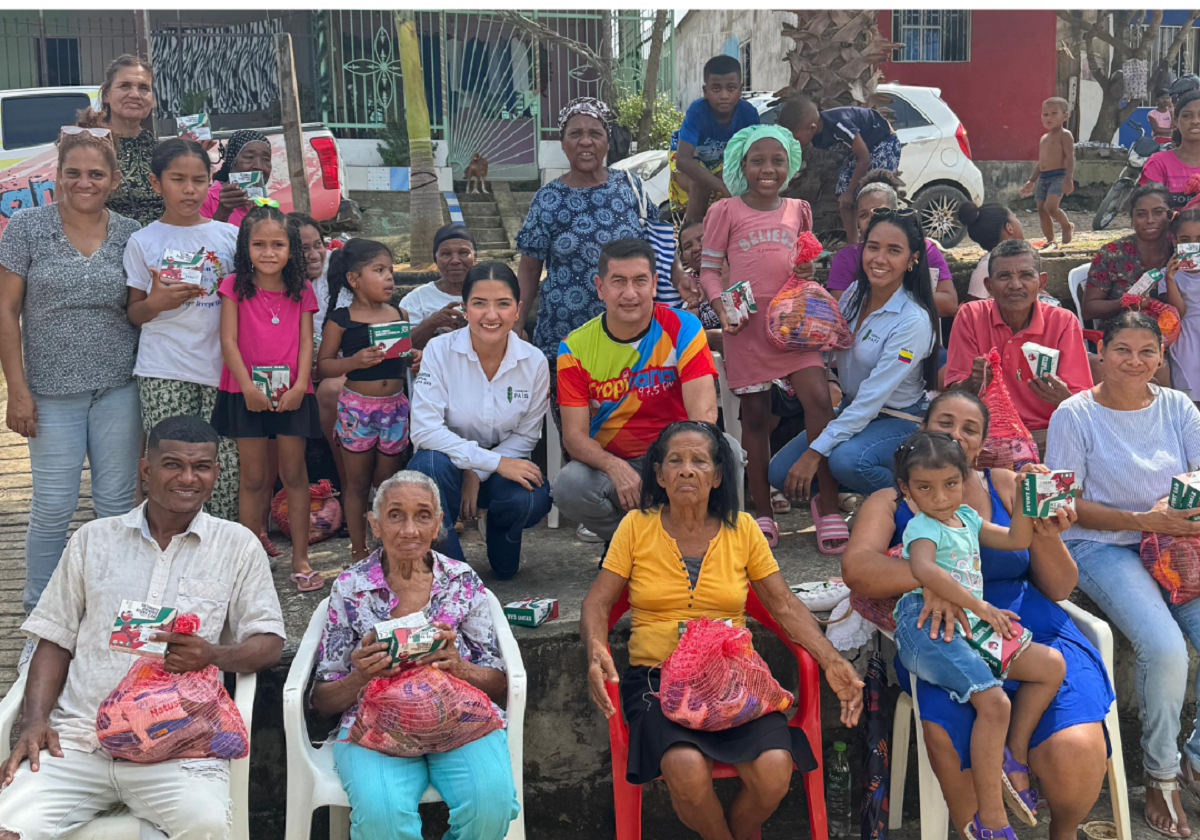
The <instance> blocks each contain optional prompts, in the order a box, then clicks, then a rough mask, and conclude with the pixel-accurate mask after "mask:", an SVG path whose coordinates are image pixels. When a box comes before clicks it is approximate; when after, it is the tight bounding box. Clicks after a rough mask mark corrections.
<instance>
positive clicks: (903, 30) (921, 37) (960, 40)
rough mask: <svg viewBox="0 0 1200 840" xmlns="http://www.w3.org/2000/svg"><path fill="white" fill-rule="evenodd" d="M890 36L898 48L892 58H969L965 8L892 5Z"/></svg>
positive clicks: (919, 59)
mask: <svg viewBox="0 0 1200 840" xmlns="http://www.w3.org/2000/svg"><path fill="white" fill-rule="evenodd" d="M892 40H893V41H895V42H896V43H898V44H900V45H901V46H900V48H899V49H897V50H895V51H894V52H893V53H892V61H944V62H949V61H970V60H971V12H970V10H969V9H896V10H894V11H893V12H892Z"/></svg>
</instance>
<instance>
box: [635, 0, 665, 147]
mask: <svg viewBox="0 0 1200 840" xmlns="http://www.w3.org/2000/svg"><path fill="white" fill-rule="evenodd" d="M669 14H670V10H668V9H659V10H658V11H657V12H655V13H654V29H653V31H651V33H650V55H649V57H647V59H646V79H645V84H644V85H643V86H642V118H641V120H639V121H638V133H637V144H638V151H639V152H644V151H646V150H647V149H649V148H650V128H651V126H653V125H654V107H655V105H656V104H658V66H659V64H661V63H662V51H663V34H664V33H665V32H666V31H667V16H668V15H669Z"/></svg>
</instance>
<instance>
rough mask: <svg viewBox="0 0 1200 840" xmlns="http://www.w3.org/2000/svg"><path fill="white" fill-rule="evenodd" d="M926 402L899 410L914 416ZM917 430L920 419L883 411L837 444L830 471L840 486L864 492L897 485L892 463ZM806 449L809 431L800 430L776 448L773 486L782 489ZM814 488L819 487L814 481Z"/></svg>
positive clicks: (770, 478) (770, 473)
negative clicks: (892, 414)
mask: <svg viewBox="0 0 1200 840" xmlns="http://www.w3.org/2000/svg"><path fill="white" fill-rule="evenodd" d="M927 406H928V403H926V401H924V400H922V401H921V402H919V403H917V404H916V405H911V406H909V407H908V408H904V409H900V411H901V413H903V414H910V415H912V416H913V417H923V416H924V415H925V409H926V407H927ZM916 430H917V423H916V422H914V421H912V420H903V419H901V418H899V417H889V416H886V415H880V416H879V417H876V418H875V419H874V420H872V421H871V422H870V423H868V424H867V427H866V428H865V429H863V430H862V431H861V432H859V433H858V434H856V435H855V436H854V437H852V438H850V439H849V440H847V441H844V442H842V443H840V444H838V445H837V446H836V447H834V450H833V452H831V453H829V471H830V472H831V473H833V477H834V478H835V479H837V482H838V484H839V485H840V486H842V487H848V488H850V489H851V490H852V491H854V492H855V493H862V494H863V495H864V496H869V495H871V494H872V493H874V492H875V491H876V490H882V489H884V488H885V487H894V486H895V484H896V478H895V476H894V475H893V474H892V465H893V463H894V462H895V460H894V459H895V456H896V450H897V449H898V448H899V447H900V444H901V443H903V442H904V440H905V438H907V437H908V436H909V435H911V434H912V433H913V432H915V431H916ZM807 451H808V435H807V434H805V433H804V432H801V433H800V434H798V435H796V437H794V438H792V440H791V441H789V442H788V443H787V444H785V445H784V447H783V448H782V449H780V450H779V451H778V452H776V453H775V457H774V458H772V459H771V464H770V466H768V467H767V480H768V481H770V483H771V486H772V487H775V488H777V489H783V487H784V485H785V484H786V483H787V474H788V470H790V469H791V468H792V465H793V464H795V463H796V462H797V461H799V460H800V456H801V455H803V454H804V453H805V452H807ZM813 491H814V492H815V491H816V482H815V481H814V482H813Z"/></svg>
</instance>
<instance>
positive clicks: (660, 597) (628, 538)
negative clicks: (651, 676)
mask: <svg viewBox="0 0 1200 840" xmlns="http://www.w3.org/2000/svg"><path fill="white" fill-rule="evenodd" d="M737 523H738V527H737V528H736V529H735V528H729V527H724V526H723V527H722V528H721V530H720V531H719V532H718V533H717V535H716V536H715V537H713V540H712V542H710V543H709V544H708V551H706V552H705V554H704V561H703V562H702V563H701V564H700V574H699V575H698V576H697V578H696V588H695V589H693V588H692V586H691V579H690V578H689V577H688V573H687V566H685V565H684V562H683V556H682V555H681V554H680V553H679V547H678V546H677V545H676V544H675V540H674V539H673V538H672V537H671V536H670V535H669V534H668V533H667V532H666V530H665V529H664V528H663V526H662V521H661V518H660V511H657V510H652V511H647V512H645V513H643V512H641V511H636V510H635V511H630V512H629V513H628V514H626V515H625V518H624V519H622V520H621V524H620V525H619V526H618V527H617V532H616V533H615V534H614V535H613V538H612V543H611V545H609V547H608V554H607V555H605V557H604V568H605V569H608V570H609V571H610V572H613V573H615V574H618V575H620V576H621V577H623V578H626V579H627V580H628V581H629V606H630V611H631V613H632V620H633V632H632V633H631V634H630V636H629V664H630V665H651V666H653V665H658V664H659V663H661V662H662V661H663V660H664V659H666V658H667V657H668V656H670V654H671V652H672V651H674V650H675V646H676V645H678V644H679V622H681V621H687V620H688V619H692V618H698V617H699V616H706V617H708V618H712V619H717V620H720V619H732V620H733V623H734V624H735V625H736V626H738V627H745V626H746V617H745V614H744V613H743V610H744V609H745V607H746V592H747V589H748V587H749V585H750V581H752V580H762V579H763V578H765V577H767V576H769V575H771V574H772V573H774V572H777V571H779V564H778V563H776V562H775V557H774V556H773V555H772V554H771V549H770V548H769V547H768V546H767V539H766V537H764V536H763V532H762V531H761V530H760V529H759V527H758V525H757V524H756V523H755V522H754V517H752V516H750V514H748V513H739V514H738V520H737Z"/></svg>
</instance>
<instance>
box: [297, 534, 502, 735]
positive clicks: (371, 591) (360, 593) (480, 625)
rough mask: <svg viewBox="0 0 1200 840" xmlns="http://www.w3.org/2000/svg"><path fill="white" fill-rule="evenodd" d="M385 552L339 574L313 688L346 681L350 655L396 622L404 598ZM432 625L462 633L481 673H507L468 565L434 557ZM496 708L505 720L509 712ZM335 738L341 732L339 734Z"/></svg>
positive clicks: (466, 654) (347, 722)
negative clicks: (387, 568)
mask: <svg viewBox="0 0 1200 840" xmlns="http://www.w3.org/2000/svg"><path fill="white" fill-rule="evenodd" d="M382 553H383V549H382V548H379V549H376V550H375V551H374V552H373V553H372V554H371V555H370V556H369V557H367V559H365V560H362V561H360V562H359V563H356V564H355V565H353V566H351V567H350V568H349V569H347V570H346V571H344V572H342V573H341V574H340V575H338V578H337V580H335V581H334V582H333V590H332V592H330V594H329V616H328V618H327V619H326V620H325V629H324V631H322V633H321V644H320V647H318V648H317V669H316V674H315V676H314V680H313V682H314V684H315V683H318V682H332V681H334V680H340V679H344V678H345V677H348V676H349V675H350V670H351V668H352V666H351V664H350V654H351V653H352V652H353V651H354V649H355V648H357V647H358V646H359V645H360V644H361V643H362V638H363V636H365V635H366V634H367V633H368V632H370V631H371V630H374V629H375V625H376V624H377V623H379V622H380V621H386V620H387V619H389V618H392V614H391V613H392V610H394V609H395V608H396V605H397V604H398V603H399V599H398V598H397V597H396V595H395V593H393V592H392V590H391V589H390V588H389V587H388V585H387V577H386V576H385V575H384V573H383V565H382V563H381V562H380V558H381V557H382ZM425 615H426V616H427V617H428V619H429V621H431V622H433V621H444V622H446V623H447V624H449V625H450V626H451V627H452V628H454V631H455V633H457V634H458V637H457V645H458V655H459V656H461V657H462V658H463V659H464V660H466V661H467V662H470V663H471V664H473V665H478V666H480V667H481V668H495V669H496V670H497V671H504V670H505V668H504V661H503V660H502V659H501V658H500V646H499V643H498V641H497V639H496V628H495V626H494V625H493V624H492V617H491V613H490V612H489V610H488V602H487V592H486V590H485V589H484V587H483V581H482V580H480V579H479V575H477V574H475V572H474V571H473V570H472V569H471V567H470V566H468V565H467V564H466V563H460V562H459V561H457V560H451V559H450V558H449V557H447V556H445V555H444V554H439V553H438V552H436V551H435V552H433V586H432V587H431V588H430V590H429V603H428V604H426V605H425ZM492 708H493V709H494V710H495V711H496V714H498V715H499V716H500V719H501V720H504V719H505V718H504V711H503V710H502V709H501V708H500V707H499V706H497V705H496V704H495V703H493V704H492ZM357 712H358V704H357V703H355V704H354V705H353V706H351V707H350V708H349V709H347V710H346V711H345V712H344V713H343V714H342V719H341V722H340V723H339V724H338V728H339V729H342V728H345V729H349V728H350V727H351V726H353V725H354V717H355V715H356V714H357ZM332 734H336V730H335V731H334V733H332Z"/></svg>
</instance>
